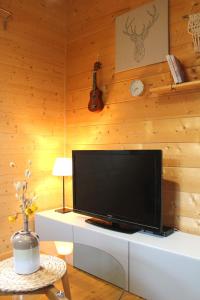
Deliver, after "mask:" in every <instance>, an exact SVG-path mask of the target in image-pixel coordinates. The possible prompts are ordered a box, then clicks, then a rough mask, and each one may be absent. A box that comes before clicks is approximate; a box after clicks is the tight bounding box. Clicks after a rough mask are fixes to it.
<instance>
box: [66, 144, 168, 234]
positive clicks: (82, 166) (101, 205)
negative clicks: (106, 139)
mask: <svg viewBox="0 0 200 300" xmlns="http://www.w3.org/2000/svg"><path fill="white" fill-rule="evenodd" d="M72 159H73V210H74V211H75V212H78V213H82V214H85V215H89V216H92V217H94V218H92V219H88V220H87V221H88V222H90V223H92V224H95V225H99V226H103V227H106V228H110V229H113V230H119V231H123V232H127V233H132V232H135V231H138V230H141V229H143V230H150V231H152V232H154V233H157V234H161V235H168V233H170V232H169V231H170V229H168V228H164V227H163V222H162V151H161V150H73V151H72Z"/></svg>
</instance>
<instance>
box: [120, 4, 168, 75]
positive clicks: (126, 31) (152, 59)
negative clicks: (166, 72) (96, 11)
mask: <svg viewBox="0 0 200 300" xmlns="http://www.w3.org/2000/svg"><path fill="white" fill-rule="evenodd" d="M168 48H169V41H168V0H155V1H153V2H150V3H149V4H146V5H143V6H140V7H138V8H137V9H134V10H131V11H129V12H127V13H125V14H123V15H121V16H118V17H116V62H115V70H116V72H121V71H125V70H129V69H133V68H137V67H141V66H146V65H150V64H155V63H159V62H162V61H165V60H166V55H167V54H168Z"/></svg>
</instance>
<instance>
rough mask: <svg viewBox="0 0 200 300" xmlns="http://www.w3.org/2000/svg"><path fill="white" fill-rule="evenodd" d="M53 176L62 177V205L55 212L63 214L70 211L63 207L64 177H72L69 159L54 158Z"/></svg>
mask: <svg viewBox="0 0 200 300" xmlns="http://www.w3.org/2000/svg"><path fill="white" fill-rule="evenodd" d="M53 175H54V176H62V177H63V205H62V208H59V209H56V211H57V212H59V213H62V214H64V213H67V212H69V211H71V209H69V208H66V207H65V176H72V160H71V158H66V157H58V158H56V160H55V164H54V168H53Z"/></svg>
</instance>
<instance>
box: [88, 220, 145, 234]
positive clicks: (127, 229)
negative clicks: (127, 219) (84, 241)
mask: <svg viewBox="0 0 200 300" xmlns="http://www.w3.org/2000/svg"><path fill="white" fill-rule="evenodd" d="M85 222H87V223H89V224H92V225H95V226H99V227H102V228H106V229H110V230H114V231H118V232H123V233H128V234H131V233H135V232H137V231H140V229H139V228H138V227H136V226H130V225H126V224H119V223H115V222H109V221H105V220H101V219H97V218H89V219H86V220H85Z"/></svg>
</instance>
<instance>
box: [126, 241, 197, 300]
mask: <svg viewBox="0 0 200 300" xmlns="http://www.w3.org/2000/svg"><path fill="white" fill-rule="evenodd" d="M129 261H130V264H129V276H130V277H129V288H130V292H131V293H133V294H136V295H139V296H141V297H143V298H145V299H148V300H169V299H176V300H188V299H191V300H199V299H200V285H199V278H200V260H198V259H194V258H191V257H187V256H184V255H179V254H176V253H172V252H168V251H164V250H162V249H156V248H153V247H147V246H145V245H140V244H137V243H130V258H129Z"/></svg>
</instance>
